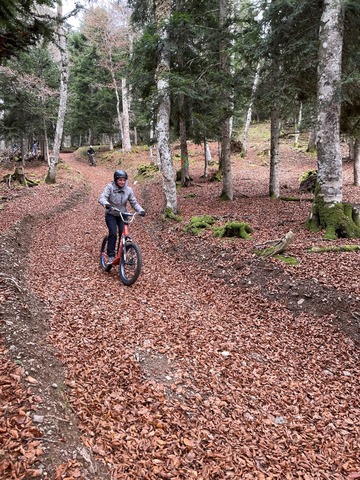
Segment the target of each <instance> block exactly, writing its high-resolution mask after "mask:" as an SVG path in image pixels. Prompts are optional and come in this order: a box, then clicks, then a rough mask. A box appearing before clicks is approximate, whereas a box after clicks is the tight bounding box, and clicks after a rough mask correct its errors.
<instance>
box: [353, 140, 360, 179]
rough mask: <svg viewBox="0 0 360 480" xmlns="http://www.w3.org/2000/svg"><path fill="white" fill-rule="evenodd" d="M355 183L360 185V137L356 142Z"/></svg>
mask: <svg viewBox="0 0 360 480" xmlns="http://www.w3.org/2000/svg"><path fill="white" fill-rule="evenodd" d="M354 185H355V186H356V187H360V138H356V139H355V142H354Z"/></svg>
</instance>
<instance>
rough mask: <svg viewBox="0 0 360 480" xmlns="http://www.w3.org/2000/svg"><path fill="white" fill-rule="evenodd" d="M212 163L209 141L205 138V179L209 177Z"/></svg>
mask: <svg viewBox="0 0 360 480" xmlns="http://www.w3.org/2000/svg"><path fill="white" fill-rule="evenodd" d="M210 162H211V152H210V147H209V142H208V141H207V139H206V137H205V138H204V174H203V177H204V178H207V177H208V168H209V164H210Z"/></svg>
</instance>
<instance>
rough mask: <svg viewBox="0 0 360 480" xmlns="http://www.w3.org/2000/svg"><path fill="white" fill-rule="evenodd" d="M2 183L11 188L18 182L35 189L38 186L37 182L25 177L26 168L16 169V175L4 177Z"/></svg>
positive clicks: (19, 167) (9, 174) (10, 174)
mask: <svg viewBox="0 0 360 480" xmlns="http://www.w3.org/2000/svg"><path fill="white" fill-rule="evenodd" d="M2 181H3V182H4V183H7V184H8V185H9V186H10V185H11V183H16V182H17V183H19V184H20V185H23V186H24V187H35V186H36V185H37V182H34V181H33V180H30V178H28V177H27V176H26V175H25V172H24V167H22V166H18V167H15V170H14V173H8V174H7V175H4V176H3V179H2Z"/></svg>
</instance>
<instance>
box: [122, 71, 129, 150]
mask: <svg viewBox="0 0 360 480" xmlns="http://www.w3.org/2000/svg"><path fill="white" fill-rule="evenodd" d="M121 94H122V109H123V114H122V121H123V147H124V151H125V152H130V151H131V140H130V120H129V118H130V117H129V93H128V88H127V84H126V78H122V79H121Z"/></svg>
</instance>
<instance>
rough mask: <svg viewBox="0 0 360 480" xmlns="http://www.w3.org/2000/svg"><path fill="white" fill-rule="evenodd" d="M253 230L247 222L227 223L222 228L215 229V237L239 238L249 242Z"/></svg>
mask: <svg viewBox="0 0 360 480" xmlns="http://www.w3.org/2000/svg"><path fill="white" fill-rule="evenodd" d="M252 232H253V229H252V228H251V227H250V226H249V225H248V224H247V223H245V222H227V223H225V225H223V226H222V227H214V236H215V237H238V238H243V239H245V240H249V239H250V238H251V237H250V235H249V234H250V233H252Z"/></svg>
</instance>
